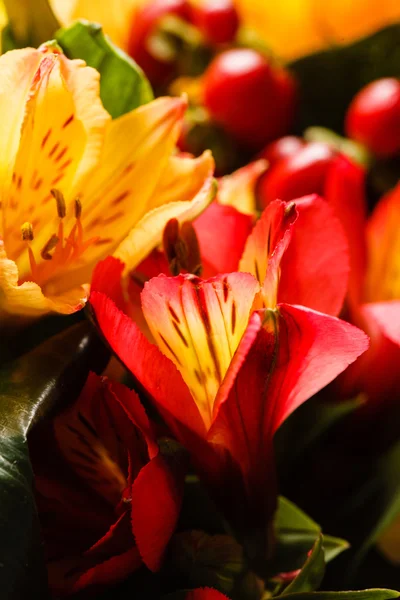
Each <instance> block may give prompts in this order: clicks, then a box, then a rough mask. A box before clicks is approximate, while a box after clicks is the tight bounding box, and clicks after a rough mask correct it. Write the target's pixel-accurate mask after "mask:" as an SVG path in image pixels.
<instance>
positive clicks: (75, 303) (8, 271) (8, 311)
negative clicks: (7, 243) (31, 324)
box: [0, 246, 88, 328]
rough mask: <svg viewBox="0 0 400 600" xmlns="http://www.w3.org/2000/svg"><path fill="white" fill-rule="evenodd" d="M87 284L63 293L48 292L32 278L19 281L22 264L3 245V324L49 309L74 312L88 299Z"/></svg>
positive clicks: (0, 293)
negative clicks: (50, 293) (17, 263)
mask: <svg viewBox="0 0 400 600" xmlns="http://www.w3.org/2000/svg"><path fill="white" fill-rule="evenodd" d="M87 296H88V290H87V289H85V288H84V287H79V288H75V289H70V290H69V291H68V293H65V294H62V295H59V296H54V297H52V296H45V295H44V294H43V292H42V290H41V289H40V287H39V286H38V285H37V284H36V283H33V282H31V281H26V282H25V283H23V284H22V285H18V268H17V265H16V264H15V262H14V261H12V260H10V259H8V258H7V256H6V254H5V251H4V248H3V247H2V246H0V328H1V327H2V326H4V325H6V323H7V320H8V319H11V318H12V317H17V316H18V317H19V316H20V317H39V316H41V315H43V314H46V313H49V312H57V313H62V314H70V313H73V312H76V311H77V310H79V309H81V308H82V307H83V306H84V304H85V302H86V299H87Z"/></svg>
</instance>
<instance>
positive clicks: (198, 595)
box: [185, 588, 229, 600]
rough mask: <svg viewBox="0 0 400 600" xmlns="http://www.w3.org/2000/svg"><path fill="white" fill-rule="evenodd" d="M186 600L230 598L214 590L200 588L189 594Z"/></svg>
mask: <svg viewBox="0 0 400 600" xmlns="http://www.w3.org/2000/svg"><path fill="white" fill-rule="evenodd" d="M185 600H229V598H228V596H225V595H224V594H221V592H218V591H217V590H213V589H212V588H198V589H197V590H191V591H190V592H188V593H187V594H186V596H185Z"/></svg>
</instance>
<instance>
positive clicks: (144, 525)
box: [132, 454, 183, 571]
mask: <svg viewBox="0 0 400 600" xmlns="http://www.w3.org/2000/svg"><path fill="white" fill-rule="evenodd" d="M182 494H183V478H182V479H179V477H178V476H175V475H174V474H173V473H172V471H171V470H170V469H169V468H168V465H167V463H166V462H165V459H164V458H163V457H162V456H161V454H159V455H158V456H156V458H153V460H151V461H150V462H149V463H148V464H147V465H146V466H145V467H143V469H142V470H141V472H140V473H139V475H138V477H137V478H136V480H135V481H134V483H133V486H132V529H133V533H134V535H135V538H136V543H137V546H138V548H139V551H140V554H141V556H142V558H143V561H144V563H145V564H146V566H147V567H148V568H149V569H150V570H151V571H158V570H159V568H160V567H161V563H162V559H163V554H164V551H165V548H166V546H167V544H168V542H169V540H170V538H171V535H172V534H173V532H174V530H175V526H176V522H177V520H178V516H179V512H180V509H181V504H182Z"/></svg>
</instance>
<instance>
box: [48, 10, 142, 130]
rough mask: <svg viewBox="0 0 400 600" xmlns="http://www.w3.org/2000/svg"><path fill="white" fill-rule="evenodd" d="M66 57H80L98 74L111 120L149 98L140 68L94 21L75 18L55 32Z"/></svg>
mask: <svg viewBox="0 0 400 600" xmlns="http://www.w3.org/2000/svg"><path fill="white" fill-rule="evenodd" d="M56 39H57V42H58V43H59V44H60V46H61V48H62V49H63V50H64V52H65V54H66V55H67V56H68V57H69V58H81V59H83V60H84V61H85V62H86V63H87V64H88V65H89V66H91V67H94V68H95V69H97V70H98V71H99V73H100V96H101V100H102V102H103V105H104V107H105V108H106V110H107V111H108V112H109V113H110V115H111V116H112V117H113V118H114V119H115V118H116V117H119V116H121V115H123V114H125V113H127V112H129V111H130V110H133V109H134V108H137V107H138V106H141V105H142V104H146V103H147V102H150V101H151V100H152V99H153V92H152V90H151V86H150V83H149V82H148V80H147V78H146V76H145V75H144V73H143V71H142V70H141V69H140V67H139V66H138V65H137V64H136V63H135V62H134V61H133V60H132V59H131V58H130V57H129V56H128V55H127V54H125V53H124V52H123V51H122V50H120V49H119V48H118V47H117V46H115V45H114V44H113V43H112V42H111V41H110V39H109V38H108V37H107V36H106V35H104V33H103V31H102V28H101V26H100V25H98V24H97V23H89V22H87V21H77V22H76V23H74V24H73V25H71V26H70V27H68V28H65V29H60V31H58V32H57V34H56Z"/></svg>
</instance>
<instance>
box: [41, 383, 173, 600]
mask: <svg viewBox="0 0 400 600" xmlns="http://www.w3.org/2000/svg"><path fill="white" fill-rule="evenodd" d="M30 449H31V456H32V460H33V468H34V472H35V486H36V492H37V504H38V510H39V517H40V521H41V526H42V531H43V536H44V540H45V546H46V553H47V561H48V573H49V584H50V588H51V590H52V592H53V593H54V594H55V595H56V596H57V597H59V596H64V595H68V594H71V593H75V592H78V591H80V590H82V589H84V588H90V590H91V591H95V590H97V589H101V588H102V587H103V586H107V585H111V584H113V583H115V582H116V581H118V580H121V579H123V578H125V577H127V576H128V575H129V574H130V573H132V572H133V571H135V570H136V569H138V568H139V567H141V566H142V565H143V564H145V565H146V566H147V567H148V568H149V569H151V570H153V571H156V570H158V568H159V567H160V566H161V561H162V558H163V553H164V550H165V547H166V545H167V543H168V541H169V539H170V537H171V535H172V533H173V531H174V528H175V524H176V521H177V518H178V515H179V511H180V505H181V496H182V487H183V477H184V473H181V472H180V467H178V468H176V469H175V467H174V466H173V465H171V464H169V462H167V460H166V459H165V458H164V456H163V455H162V454H161V453H160V449H159V446H158V443H157V440H156V436H155V434H154V431H153V428H152V424H151V423H150V421H149V419H148V417H147V415H146V413H145V411H144V409H143V407H142V405H141V404H140V401H139V399H138V397H137V395H136V394H135V392H132V391H130V390H129V389H128V388H126V387H125V386H123V385H122V384H119V383H116V382H111V381H109V380H107V379H106V378H100V377H98V376H96V375H94V374H91V375H90V376H89V378H88V380H87V382H86V384H85V387H84V389H83V391H82V393H81V395H80V397H79V398H78V400H77V401H76V402H75V404H74V405H73V406H72V407H70V408H69V409H67V410H66V411H65V412H63V413H62V414H60V415H59V416H57V417H56V418H55V419H54V421H53V422H52V423H51V424H50V427H48V426H47V429H46V430H45V431H43V430H41V431H38V432H37V435H35V437H34V438H33V439H31V440H30ZM49 456H51V458H49ZM175 466H176V465H175Z"/></svg>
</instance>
